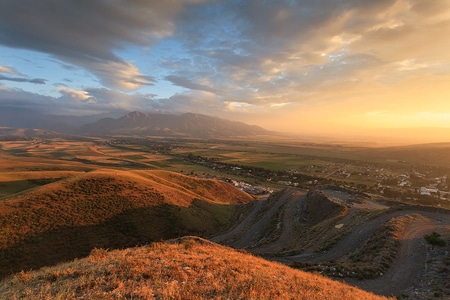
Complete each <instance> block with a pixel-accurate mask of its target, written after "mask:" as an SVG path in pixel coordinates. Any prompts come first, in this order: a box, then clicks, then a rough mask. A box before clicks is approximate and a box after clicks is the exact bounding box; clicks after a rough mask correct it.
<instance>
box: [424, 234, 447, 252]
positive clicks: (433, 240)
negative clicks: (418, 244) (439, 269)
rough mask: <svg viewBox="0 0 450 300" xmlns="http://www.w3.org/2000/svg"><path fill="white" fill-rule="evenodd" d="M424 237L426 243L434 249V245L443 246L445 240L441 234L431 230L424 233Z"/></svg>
mask: <svg viewBox="0 0 450 300" xmlns="http://www.w3.org/2000/svg"><path fill="white" fill-rule="evenodd" d="M423 237H424V239H425V240H426V241H427V243H428V244H430V245H431V248H432V249H434V247H435V246H439V247H442V246H445V245H446V243H445V240H444V239H443V238H441V235H440V234H439V233H437V232H435V231H433V232H432V233H431V234H425V235H424V236H423Z"/></svg>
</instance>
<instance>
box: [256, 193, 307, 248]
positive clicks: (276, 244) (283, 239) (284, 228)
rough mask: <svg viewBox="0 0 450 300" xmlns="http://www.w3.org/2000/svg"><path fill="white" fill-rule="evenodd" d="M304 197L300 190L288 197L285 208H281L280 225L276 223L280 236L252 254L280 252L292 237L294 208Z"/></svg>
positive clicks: (294, 216)
mask: <svg viewBox="0 0 450 300" xmlns="http://www.w3.org/2000/svg"><path fill="white" fill-rule="evenodd" d="M305 196H306V192H304V191H301V190H295V191H294V192H293V193H292V194H290V195H289V198H288V199H287V200H288V201H287V203H286V205H285V207H283V210H284V214H283V219H282V221H281V224H280V223H278V224H277V226H279V229H280V230H281V234H280V236H279V237H278V239H277V240H275V241H273V242H272V243H270V244H267V245H263V246H261V247H258V248H257V249H255V250H254V251H253V250H252V252H255V253H268V252H272V253H273V252H276V251H281V249H282V248H283V246H284V245H285V244H287V243H288V242H289V241H290V240H291V239H292V237H293V236H294V234H295V233H294V225H293V223H294V220H295V218H296V208H295V206H296V205H297V204H298V203H299V202H300V201H302V200H303V199H304V198H305Z"/></svg>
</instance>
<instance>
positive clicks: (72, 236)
mask: <svg viewBox="0 0 450 300" xmlns="http://www.w3.org/2000/svg"><path fill="white" fill-rule="evenodd" d="M183 186H184V188H183ZM187 187H189V190H188V189H187ZM251 200H252V198H251V197H250V196H249V195H247V194H245V193H243V192H241V191H240V190H238V189H236V188H234V187H231V186H230V185H228V184H227V183H224V182H220V181H213V180H206V179H195V178H189V177H186V176H183V175H178V174H175V173H170V172H163V171H156V172H155V171H136V172H133V171H119V170H111V169H107V170H106V169H105V170H96V171H93V172H90V173H86V174H83V175H79V176H75V177H71V178H69V179H65V180H61V181H58V182H54V183H50V184H47V185H45V186H42V187H39V188H36V189H34V190H31V191H28V192H26V193H22V194H20V195H19V196H16V197H14V198H10V199H7V200H4V201H1V202H0V265H2V268H1V269H0V277H4V276H5V275H8V274H10V273H14V272H18V271H20V270H23V269H30V268H37V267H41V266H45V265H52V264H55V263H58V262H61V261H66V260H71V259H74V258H75V257H81V256H85V255H87V254H88V253H89V252H90V251H91V250H92V249H93V248H95V247H104V248H124V247H129V246H135V245H138V244H144V243H148V242H152V241H159V240H162V239H168V238H174V237H178V236H182V235H186V234H195V235H200V236H209V235H211V234H214V233H217V232H219V231H221V230H223V229H224V228H226V227H228V226H231V225H232V223H233V222H231V220H232V219H233V217H234V216H235V215H236V214H237V213H238V211H239V210H240V209H241V208H243V206H244V205H245V204H246V203H249V202H250V201H251Z"/></svg>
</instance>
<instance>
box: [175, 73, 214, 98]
mask: <svg viewBox="0 0 450 300" xmlns="http://www.w3.org/2000/svg"><path fill="white" fill-rule="evenodd" d="M166 79H167V80H168V81H170V82H172V83H173V84H175V85H177V86H181V87H184V88H187V89H191V90H198V91H205V92H209V93H212V94H217V95H220V94H222V92H221V91H219V90H217V89H215V88H213V87H211V86H208V85H205V84H200V83H196V82H192V80H190V79H188V78H184V77H181V76H176V75H169V76H166Z"/></svg>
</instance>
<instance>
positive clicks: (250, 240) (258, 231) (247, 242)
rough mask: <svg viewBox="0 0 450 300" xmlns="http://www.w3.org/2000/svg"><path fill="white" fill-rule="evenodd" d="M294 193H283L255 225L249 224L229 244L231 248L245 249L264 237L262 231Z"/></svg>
mask: <svg viewBox="0 0 450 300" xmlns="http://www.w3.org/2000/svg"><path fill="white" fill-rule="evenodd" d="M294 192H295V189H290V190H288V191H287V192H286V193H284V194H283V195H282V196H281V197H280V198H279V199H278V201H277V202H276V203H275V205H273V206H272V207H271V208H270V209H269V210H268V211H267V212H266V213H265V214H264V215H263V216H262V218H260V219H259V220H256V222H255V223H253V224H251V226H250V227H249V228H248V230H247V231H246V232H245V233H244V234H243V235H242V236H241V237H240V238H239V239H238V240H236V241H234V242H233V243H231V244H230V246H231V247H234V248H246V247H249V246H252V245H254V244H255V243H257V242H258V241H259V239H260V238H259V237H261V236H264V233H263V230H264V228H265V227H266V226H267V224H268V223H269V222H270V220H271V219H272V218H273V217H274V215H275V214H276V213H277V212H278V210H279V209H280V208H281V207H283V206H285V204H286V202H287V201H288V200H289V199H290V197H291V195H292V193H294Z"/></svg>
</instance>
